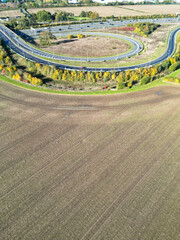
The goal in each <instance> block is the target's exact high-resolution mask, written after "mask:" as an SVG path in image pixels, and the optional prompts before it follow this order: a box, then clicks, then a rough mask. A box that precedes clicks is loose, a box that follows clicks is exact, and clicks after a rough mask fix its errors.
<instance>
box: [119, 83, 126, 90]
mask: <svg viewBox="0 0 180 240" xmlns="http://www.w3.org/2000/svg"><path fill="white" fill-rule="evenodd" d="M123 88H125V84H124V83H123V82H119V83H118V84H117V89H118V90H120V89H123Z"/></svg>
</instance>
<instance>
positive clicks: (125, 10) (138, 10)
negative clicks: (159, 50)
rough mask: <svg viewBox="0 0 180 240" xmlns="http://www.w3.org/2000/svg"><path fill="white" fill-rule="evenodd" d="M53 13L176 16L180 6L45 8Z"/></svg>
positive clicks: (1, 14)
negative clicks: (84, 12) (87, 12)
mask: <svg viewBox="0 0 180 240" xmlns="http://www.w3.org/2000/svg"><path fill="white" fill-rule="evenodd" d="M40 10H42V9H40V8H36V9H28V11H29V12H30V13H36V12H38V11H40ZM45 10H46V11H49V12H51V13H54V12H57V11H66V12H71V13H74V14H75V15H76V16H77V15H79V14H80V13H81V12H82V11H93V12H98V13H99V15H100V16H101V17H106V16H112V15H114V16H115V17H118V16H141V15H149V14H150V15H152V14H165V13H169V14H176V13H177V12H180V5H177V4H176V5H135V6H123V7H121V6H97V7H61V8H45ZM20 15H22V14H21V13H20V11H19V10H9V11H3V12H0V17H13V16H14V17H16V16H20Z"/></svg>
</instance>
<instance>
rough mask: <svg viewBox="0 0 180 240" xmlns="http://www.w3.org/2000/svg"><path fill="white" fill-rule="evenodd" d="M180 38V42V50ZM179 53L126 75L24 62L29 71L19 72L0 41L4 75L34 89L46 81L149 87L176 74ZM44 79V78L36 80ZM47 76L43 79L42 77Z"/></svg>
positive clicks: (0, 56)
mask: <svg viewBox="0 0 180 240" xmlns="http://www.w3.org/2000/svg"><path fill="white" fill-rule="evenodd" d="M179 43H180V38H179V39H178V46H179ZM177 49H178V51H177V52H176V54H175V55H174V56H173V57H170V58H169V59H167V60H165V61H164V62H162V63H161V64H158V65H156V66H152V67H147V68H139V69H136V70H127V71H123V72H115V71H111V72H85V71H83V70H81V71H70V70H63V69H59V68H56V67H55V66H53V65H52V66H49V65H42V64H40V63H35V62H31V61H29V60H26V59H24V65H25V66H26V70H25V71H24V70H22V69H20V68H17V66H15V65H14V64H13V61H12V59H11V58H10V57H9V56H8V54H7V51H6V50H5V48H4V47H3V44H2V41H0V64H1V65H0V71H1V74H3V75H6V76H8V77H10V78H12V79H15V80H18V81H23V82H26V83H31V84H33V85H38V86H39V85H43V83H45V82H44V77H46V78H50V79H52V80H53V81H57V82H58V81H61V82H62V83H63V82H64V83H65V82H68V83H70V82H82V83H92V84H94V83H98V82H103V83H105V84H107V85H108V83H109V84H110V83H114V84H116V85H117V89H123V88H131V87H132V86H133V85H135V84H141V85H144V84H147V83H148V82H151V81H154V80H155V79H158V78H159V77H162V76H163V73H164V71H165V72H166V73H168V72H171V71H175V70H177V69H179V68H180V51H179V47H178V48H177ZM38 75H41V76H42V78H38V77H37V76H38ZM43 76H44V77H43Z"/></svg>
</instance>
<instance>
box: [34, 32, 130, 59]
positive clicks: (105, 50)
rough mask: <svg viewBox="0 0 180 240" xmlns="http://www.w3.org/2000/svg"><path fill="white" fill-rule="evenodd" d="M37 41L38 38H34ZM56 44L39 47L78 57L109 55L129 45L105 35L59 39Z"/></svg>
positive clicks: (119, 52) (119, 51) (120, 51)
mask: <svg viewBox="0 0 180 240" xmlns="http://www.w3.org/2000/svg"><path fill="white" fill-rule="evenodd" d="M36 42H37V43H39V40H36ZM54 43H56V44H57V45H52V46H50V47H43V48H42V47H41V46H40V47H41V48H42V49H43V50H45V51H49V52H54V53H56V54H62V55H68V56H80V57H87V56H88V57H100V56H111V55H116V54H121V53H124V52H126V51H127V50H128V49H129V48H130V45H129V44H128V43H126V42H125V41H123V40H120V39H115V38H106V37H97V38H96V37H95V36H93V37H90V36H89V37H87V38H82V39H77V38H75V39H70V40H69V39H67V38H65V39H60V40H57V41H55V42H54Z"/></svg>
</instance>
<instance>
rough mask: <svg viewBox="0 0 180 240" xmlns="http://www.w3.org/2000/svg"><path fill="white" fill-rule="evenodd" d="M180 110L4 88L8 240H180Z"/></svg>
mask: <svg viewBox="0 0 180 240" xmlns="http://www.w3.org/2000/svg"><path fill="white" fill-rule="evenodd" d="M179 106H180V88H179V87H178V86H166V87H158V88H154V89H150V90H146V91H142V92H137V93H130V94H120V95H109V96H67V95H53V94H43V93H37V92H33V91H27V90H23V89H20V88H17V87H15V86H11V85H9V84H6V83H4V82H0V109H1V111H0V135H1V138H0V156H1V158H0V186H1V188H0V216H1V218H0V226H1V235H0V239H2V240H12V239H13V240H16V239H17V240H19V239H38V240H39V239H46V240H48V239H51V240H52V239H53V240H54V239H57V240H82V239H85V240H88V239H95V240H98V239H103V240H106V239H107V240H109V239H113V240H114V239H115V240H122V239H128V240H137V239H138V240H152V239H153V240H164V239H166V240H172V239H173V240H179V239H180V235H179V196H180V174H179V172H180V161H179V156H180V121H179V119H180V107H179Z"/></svg>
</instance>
